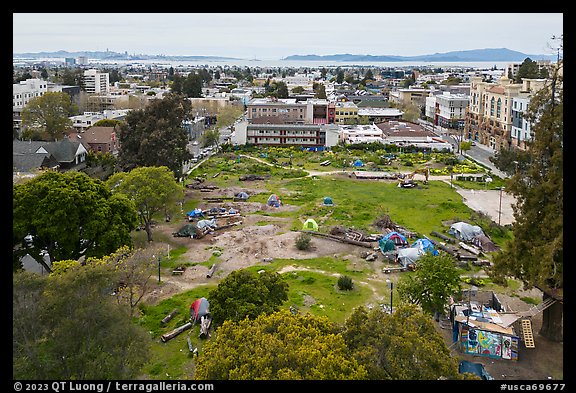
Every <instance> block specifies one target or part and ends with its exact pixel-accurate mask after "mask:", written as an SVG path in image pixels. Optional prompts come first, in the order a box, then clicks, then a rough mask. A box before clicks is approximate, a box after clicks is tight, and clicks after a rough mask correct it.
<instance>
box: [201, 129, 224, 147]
mask: <svg viewBox="0 0 576 393" xmlns="http://www.w3.org/2000/svg"><path fill="white" fill-rule="evenodd" d="M200 138H201V140H202V147H207V146H213V145H218V142H219V141H220V131H218V129H217V128H214V129H212V130H206V131H204V132H203V133H202V136H201V137H200Z"/></svg>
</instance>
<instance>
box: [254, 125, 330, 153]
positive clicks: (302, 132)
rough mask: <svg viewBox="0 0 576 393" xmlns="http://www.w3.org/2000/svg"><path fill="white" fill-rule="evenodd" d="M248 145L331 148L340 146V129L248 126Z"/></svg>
mask: <svg viewBox="0 0 576 393" xmlns="http://www.w3.org/2000/svg"><path fill="white" fill-rule="evenodd" d="M246 143H248V144H253V145H258V146H284V147H286V146H288V147H289V146H298V147H314V148H323V147H331V146H335V145H336V144H338V127H337V126H335V125H331V124H248V125H247V126H246Z"/></svg>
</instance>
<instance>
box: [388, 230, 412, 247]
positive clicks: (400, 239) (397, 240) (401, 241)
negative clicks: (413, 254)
mask: <svg viewBox="0 0 576 393" xmlns="http://www.w3.org/2000/svg"><path fill="white" fill-rule="evenodd" d="M382 239H384V240H392V241H393V242H394V244H395V245H396V247H405V246H407V245H408V240H406V237H405V236H404V235H402V234H401V233H398V232H395V231H392V232H390V233H388V234H387V235H385V236H384V237H383V238H382Z"/></svg>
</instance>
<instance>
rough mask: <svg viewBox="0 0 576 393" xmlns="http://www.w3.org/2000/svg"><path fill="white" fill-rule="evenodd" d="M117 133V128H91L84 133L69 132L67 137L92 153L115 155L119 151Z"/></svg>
mask: <svg viewBox="0 0 576 393" xmlns="http://www.w3.org/2000/svg"><path fill="white" fill-rule="evenodd" d="M117 132H118V130H117V126H115V127H99V126H93V127H90V128H88V129H87V130H86V131H81V132H79V131H71V132H70V133H69V134H68V137H69V138H70V140H71V141H75V142H81V143H82V144H84V146H86V148H87V149H88V150H90V151H93V152H94V153H112V154H117V153H118V150H119V143H118V138H117V137H116V135H117Z"/></svg>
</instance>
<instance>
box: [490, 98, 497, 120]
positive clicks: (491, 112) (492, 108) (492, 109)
mask: <svg viewBox="0 0 576 393" xmlns="http://www.w3.org/2000/svg"><path fill="white" fill-rule="evenodd" d="M495 101H496V100H495V99H494V97H492V99H491V100H490V116H494V102H495Z"/></svg>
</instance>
